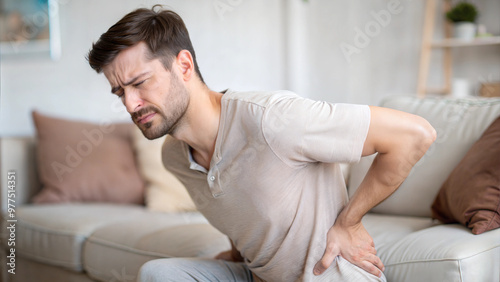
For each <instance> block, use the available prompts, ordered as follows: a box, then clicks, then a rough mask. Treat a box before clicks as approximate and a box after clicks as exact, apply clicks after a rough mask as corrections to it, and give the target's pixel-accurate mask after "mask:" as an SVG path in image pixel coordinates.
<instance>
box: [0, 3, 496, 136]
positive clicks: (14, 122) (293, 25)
mask: <svg viewBox="0 0 500 282" xmlns="http://www.w3.org/2000/svg"><path fill="white" fill-rule="evenodd" d="M393 1H395V0H393ZM60 2H61V5H60V19H61V33H62V38H61V40H62V52H63V53H62V57H61V59H60V60H59V61H51V60H50V59H49V58H47V57H46V56H43V55H31V56H16V57H8V58H2V61H1V64H0V75H1V76H0V79H1V80H0V82H1V86H0V91H1V93H0V94H1V96H0V136H14V135H31V134H33V133H34V129H33V125H32V122H31V116H30V112H31V110H32V109H38V110H39V111H41V112H43V113H46V114H50V115H54V116H61V117H66V118H74V119H81V120H88V121H94V122H99V121H102V120H104V119H111V120H129V117H128V116H127V114H126V113H124V112H123V110H122V111H119V110H118V109H123V108H122V107H121V106H119V107H116V106H115V105H117V103H119V101H118V100H117V99H116V98H115V97H114V96H112V95H111V94H109V86H108V84H107V81H106V80H105V78H104V77H103V76H102V75H97V74H96V73H94V72H93V71H92V69H90V67H89V66H88V64H87V62H86V60H85V59H84V57H85V55H86V53H87V52H88V50H89V48H90V46H91V43H92V42H93V41H95V40H97V39H98V37H99V36H100V34H101V33H103V32H105V31H106V29H107V28H109V27H110V26H111V25H112V24H113V23H115V22H116V21H118V20H119V19H120V18H121V17H122V16H123V15H125V14H126V13H127V12H129V11H131V10H133V9H135V8H137V7H151V6H152V5H153V4H155V3H157V2H160V3H162V4H167V5H168V6H170V7H171V8H172V9H174V10H175V11H177V12H178V13H179V14H180V15H181V16H182V17H183V18H184V20H185V22H186V25H187V26H188V29H189V31H190V34H191V39H192V41H193V45H194V47H195V50H196V53H197V57H198V62H199V65H200V69H201V71H202V74H203V76H204V78H205V81H206V82H207V84H208V85H209V87H211V88H212V89H214V90H222V89H225V88H233V89H239V90H250V89H261V90H264V89H269V90H274V89H290V90H293V91H296V92H297V93H299V94H300V95H302V96H306V97H310V98H313V99H321V100H327V101H331V102H352V103H364V104H378V102H379V101H380V100H381V99H382V98H383V97H384V96H386V95H394V94H414V93H415V90H416V79H417V69H418V60H419V55H420V42H421V32H422V24H423V17H424V14H423V12H424V3H425V1H420V0H419V1H412V0H400V1H399V5H398V9H397V10H398V11H400V12H398V13H396V14H392V15H391V20H390V21H389V22H388V23H387V24H386V25H385V26H383V27H380V29H379V30H378V31H377V32H375V35H374V36H372V37H370V42H369V43H368V44H366V46H364V47H363V48H359V50H358V51H359V53H356V54H353V55H351V56H345V55H344V53H343V52H342V50H341V46H342V45H343V44H344V45H345V44H350V45H355V43H354V40H355V38H356V34H357V33H356V28H359V29H361V30H365V28H366V25H369V24H370V23H371V22H373V21H374V16H373V13H378V12H380V11H381V10H388V7H387V3H388V2H390V1H387V0H371V1H363V0H351V1H342V0H333V1H332V0H309V1H308V2H305V1H303V0H267V1H265V0H252V1H250V0H184V1H183V0H169V1H149V0H141V1H138V0H106V1H99V0H87V1H83V0H60ZM472 2H474V3H476V4H477V5H478V7H479V10H480V11H481V12H482V14H481V16H480V18H479V22H482V23H485V24H486V25H487V27H488V29H489V30H490V32H492V33H494V34H500V19H499V18H498V16H497V15H498V12H499V11H500V1H498V0H476V1H472ZM215 4H219V5H222V6H223V4H227V5H229V6H227V7H228V8H229V9H228V10H226V11H223V10H217V9H216V8H215V6H216V5H215ZM219 7H221V6H219ZM372 12H373V13H372ZM439 25H440V22H438V31H440V29H439ZM436 36H439V33H438V34H436ZM436 54H437V53H436ZM454 57H456V59H457V58H459V57H460V59H461V60H460V61H461V62H460V63H458V62H457V60H455V61H456V63H455V67H454V74H455V76H457V77H464V78H467V79H469V80H471V81H478V80H495V79H496V80H500V46H498V45H496V46H488V47H479V48H464V49H461V50H457V51H454ZM438 60H439V56H438V55H436V56H433V69H432V72H431V82H433V83H437V82H439V81H440V79H441V77H440V72H439V64H438V63H439V61H438ZM118 105H119V104H118Z"/></svg>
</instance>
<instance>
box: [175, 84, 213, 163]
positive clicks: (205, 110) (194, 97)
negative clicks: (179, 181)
mask: <svg viewBox="0 0 500 282" xmlns="http://www.w3.org/2000/svg"><path fill="white" fill-rule="evenodd" d="M221 99H222V94H221V93H218V92H215V91H211V90H210V89H208V88H207V87H205V88H203V89H193V91H191V97H190V103H189V107H188V109H187V112H186V116H185V117H184V118H185V119H184V120H185V122H184V124H183V125H182V126H181V127H180V128H179V129H178V130H177V131H176V132H175V134H174V135H173V137H175V138H176V139H179V140H181V141H184V142H186V143H187V144H188V145H189V146H190V147H191V148H192V155H193V158H194V160H195V161H196V162H197V163H198V164H200V165H201V166H203V167H205V168H206V169H207V170H208V169H210V161H211V159H212V155H213V153H214V150H215V141H216V139H217V133H218V131H219V122H220V113H221Z"/></svg>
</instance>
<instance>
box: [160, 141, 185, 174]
mask: <svg viewBox="0 0 500 282" xmlns="http://www.w3.org/2000/svg"><path fill="white" fill-rule="evenodd" d="M161 155H162V162H163V166H165V167H166V168H167V169H168V168H171V167H172V166H176V165H178V164H180V163H181V160H184V159H187V156H185V155H186V144H185V143H184V142H182V141H180V140H178V139H175V138H174V137H172V136H170V135H167V136H166V137H165V141H164V142H163V146H162V149H161Z"/></svg>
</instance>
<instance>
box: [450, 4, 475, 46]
mask: <svg viewBox="0 0 500 282" xmlns="http://www.w3.org/2000/svg"><path fill="white" fill-rule="evenodd" d="M477 16H478V12H477V8H476V6H475V5H474V4H471V3H468V2H459V3H458V4H457V5H455V6H454V7H453V8H452V9H451V10H450V11H448V13H446V18H448V20H450V21H451V22H453V23H454V36H455V37H456V38H460V39H463V40H473V39H474V37H475V36H476V24H475V21H476V18H477Z"/></svg>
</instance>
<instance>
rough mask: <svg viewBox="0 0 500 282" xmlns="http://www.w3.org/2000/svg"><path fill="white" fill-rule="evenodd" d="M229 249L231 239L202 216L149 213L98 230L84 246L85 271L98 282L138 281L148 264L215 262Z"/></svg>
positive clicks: (194, 213)
mask: <svg viewBox="0 0 500 282" xmlns="http://www.w3.org/2000/svg"><path fill="white" fill-rule="evenodd" d="M230 248H231V245H230V243H229V240H228V238H227V237H226V236H225V235H223V234H222V233H220V232H219V231H218V230H216V229H215V228H214V227H212V226H211V225H209V224H208V223H207V220H206V219H205V218H204V217H203V216H202V215H201V214H200V213H197V212H193V213H182V214H179V213H171V214H166V213H148V214H147V216H146V215H145V216H144V217H142V218H141V219H139V220H137V219H136V220H129V221H127V222H121V223H116V224H110V225H107V226H105V227H102V228H100V229H98V230H96V231H95V232H94V233H93V234H92V236H90V237H89V238H88V240H87V242H86V243H85V246H84V269H85V271H87V273H88V275H89V276H90V277H92V278H94V279H97V280H99V281H111V280H112V279H118V278H119V277H127V279H128V278H130V281H135V278H136V276H137V273H138V272H139V269H140V267H141V266H142V265H143V264H144V263H146V262H147V261H149V260H152V259H157V258H169V257H207V258H209V257H210V258H213V257H215V256H216V255H217V254H218V253H219V252H221V251H226V250H229V249H230ZM118 280H120V279H118Z"/></svg>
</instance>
